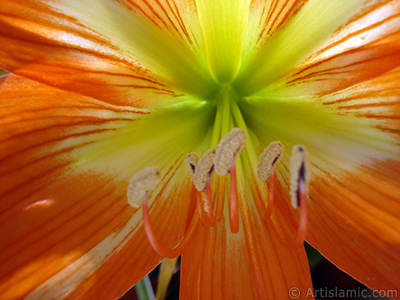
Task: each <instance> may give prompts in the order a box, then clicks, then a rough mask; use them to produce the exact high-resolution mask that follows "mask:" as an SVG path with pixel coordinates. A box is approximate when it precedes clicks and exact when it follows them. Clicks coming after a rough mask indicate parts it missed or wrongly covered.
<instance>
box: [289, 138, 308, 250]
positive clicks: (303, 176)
mask: <svg viewBox="0 0 400 300" xmlns="http://www.w3.org/2000/svg"><path fill="white" fill-rule="evenodd" d="M307 165H308V162H307V153H306V151H305V148H304V146H301V145H296V146H294V147H293V150H292V157H291V170H290V176H291V178H290V185H291V186H290V193H291V202H292V205H293V207H294V208H296V209H300V221H299V227H298V228H297V234H296V238H295V239H294V241H293V243H292V244H291V245H289V246H288V247H287V248H289V249H290V250H295V249H297V248H299V247H300V246H301V245H302V244H303V243H304V240H305V237H306V233H307V227H308V202H307V185H308V167H307Z"/></svg>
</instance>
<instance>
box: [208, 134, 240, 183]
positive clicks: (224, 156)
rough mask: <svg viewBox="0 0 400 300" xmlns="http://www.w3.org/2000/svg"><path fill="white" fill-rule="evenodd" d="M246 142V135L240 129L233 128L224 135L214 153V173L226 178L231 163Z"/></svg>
mask: <svg viewBox="0 0 400 300" xmlns="http://www.w3.org/2000/svg"><path fill="white" fill-rule="evenodd" d="M246 140H247V134H246V133H245V132H244V130H243V129H242V128H234V129H232V130H231V131H230V132H228V133H227V135H225V137H224V138H223V139H222V140H221V142H220V143H219V144H218V146H217V151H216V152H215V172H216V173H217V174H218V175H220V176H226V175H228V174H229V172H230V169H231V164H232V161H233V160H234V159H235V157H236V156H237V155H238V154H239V153H240V151H242V149H243V147H244V145H245V143H246Z"/></svg>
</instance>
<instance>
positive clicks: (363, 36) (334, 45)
mask: <svg viewBox="0 0 400 300" xmlns="http://www.w3.org/2000/svg"><path fill="white" fill-rule="evenodd" d="M399 65H400V3H399V2H398V1H392V0H384V1H376V0H375V1H366V2H365V4H364V7H363V8H362V9H361V11H360V12H359V13H358V14H357V15H355V16H354V17H353V18H352V19H351V20H350V21H349V22H348V24H346V25H345V26H343V27H341V28H340V29H339V30H337V31H336V33H335V34H334V35H333V36H332V37H331V38H330V39H329V40H328V41H327V42H326V43H324V44H323V45H322V46H321V47H319V48H318V49H317V50H316V51H315V52H313V53H311V55H310V56H309V57H308V58H307V59H306V60H305V61H304V62H303V63H301V64H299V65H298V66H297V67H296V69H295V71H294V72H293V73H292V74H290V75H288V76H286V77H285V78H283V79H282V80H281V81H280V82H279V83H277V86H279V87H283V86H284V91H282V90H280V91H281V92H282V93H283V94H287V95H292V94H295V95H299V94H303V95H309V94H328V93H331V92H335V91H338V90H341V89H344V88H347V87H349V86H352V85H354V84H356V83H358V82H362V81H365V80H369V79H371V78H374V77H377V76H379V75H381V74H384V73H386V72H387V71H390V70H391V69H394V68H396V67H397V66H399ZM343 78H346V80H343ZM281 84H282V86H281ZM282 93H281V95H282Z"/></svg>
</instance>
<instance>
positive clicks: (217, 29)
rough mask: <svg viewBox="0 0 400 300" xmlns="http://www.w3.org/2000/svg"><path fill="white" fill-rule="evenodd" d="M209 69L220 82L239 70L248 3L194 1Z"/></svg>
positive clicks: (239, 0)
mask: <svg viewBox="0 0 400 300" xmlns="http://www.w3.org/2000/svg"><path fill="white" fill-rule="evenodd" d="M196 5H197V9H198V13H199V19H200V24H201V29H202V32H203V37H204V43H205V47H206V53H207V60H208V65H209V68H210V70H211V72H212V74H213V76H214V78H215V79H216V80H217V81H218V82H220V83H226V82H230V81H231V80H232V79H233V78H234V76H235V75H236V73H237V72H238V70H239V66H240V60H241V55H242V47H243V41H244V34H245V32H246V26H247V21H248V16H249V5H250V0H219V1H214V0H196Z"/></svg>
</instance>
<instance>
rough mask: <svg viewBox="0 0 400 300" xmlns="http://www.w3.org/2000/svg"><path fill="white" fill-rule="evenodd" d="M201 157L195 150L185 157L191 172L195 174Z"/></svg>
mask: <svg viewBox="0 0 400 300" xmlns="http://www.w3.org/2000/svg"><path fill="white" fill-rule="evenodd" d="M199 159H200V157H199V156H198V155H197V153H195V152H192V153H189V154H188V155H187V156H186V158H185V162H186V166H187V168H188V170H189V172H191V173H192V174H194V172H195V171H196V166H197V164H198V162H199Z"/></svg>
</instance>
